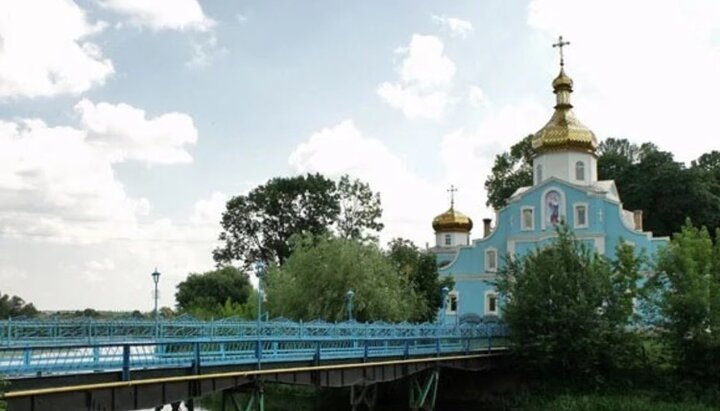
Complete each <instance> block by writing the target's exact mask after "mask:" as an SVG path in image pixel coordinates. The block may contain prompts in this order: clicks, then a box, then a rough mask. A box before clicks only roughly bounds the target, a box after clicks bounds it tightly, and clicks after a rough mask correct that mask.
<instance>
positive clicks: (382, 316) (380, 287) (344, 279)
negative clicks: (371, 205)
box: [265, 235, 422, 321]
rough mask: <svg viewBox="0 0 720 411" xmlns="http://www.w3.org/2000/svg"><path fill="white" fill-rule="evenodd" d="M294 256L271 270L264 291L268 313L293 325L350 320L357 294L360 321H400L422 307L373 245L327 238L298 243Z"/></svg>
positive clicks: (298, 239) (307, 238) (355, 310)
mask: <svg viewBox="0 0 720 411" xmlns="http://www.w3.org/2000/svg"><path fill="white" fill-rule="evenodd" d="M294 242H295V247H294V252H293V254H292V255H291V256H290V258H288V259H287V260H286V261H285V264H283V265H282V266H277V265H273V266H271V267H270V269H269V271H268V274H267V279H266V281H265V283H266V285H265V290H266V293H267V300H268V306H269V309H270V312H272V313H273V314H274V315H280V316H284V317H288V318H291V319H294V320H303V321H307V320H313V319H324V320H327V321H342V320H345V319H347V311H346V297H345V294H346V292H347V291H348V290H352V291H353V292H354V298H353V316H354V318H355V319H356V320H358V321H375V320H386V321H402V320H407V319H410V318H413V317H414V316H416V315H417V313H418V312H419V311H420V310H422V303H421V301H420V299H419V298H418V297H417V296H416V295H415V293H414V292H413V290H412V289H411V287H410V286H409V285H408V284H407V281H405V279H404V278H403V277H401V276H400V275H399V273H398V272H397V270H396V268H395V266H394V265H393V264H392V262H391V261H390V260H389V259H388V258H387V257H386V256H385V254H384V253H383V252H382V250H380V249H379V248H378V247H377V245H375V244H374V243H365V242H361V241H358V240H355V239H348V238H341V237H334V236H331V235H324V236H320V237H311V236H308V235H306V236H302V237H296V238H294Z"/></svg>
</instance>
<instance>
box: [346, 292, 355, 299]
mask: <svg viewBox="0 0 720 411" xmlns="http://www.w3.org/2000/svg"><path fill="white" fill-rule="evenodd" d="M354 296H355V292H354V291H353V290H348V291H347V292H346V293H345V297H347V299H348V300H351V299H352V298H353V297H354Z"/></svg>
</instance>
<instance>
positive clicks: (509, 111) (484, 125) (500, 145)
mask: <svg viewBox="0 0 720 411" xmlns="http://www.w3.org/2000/svg"><path fill="white" fill-rule="evenodd" d="M549 115H550V114H549V110H548V109H547V108H546V107H543V106H542V105H540V104H538V103H535V102H532V101H524V102H520V103H517V104H514V105H509V106H504V107H500V108H498V109H492V108H490V109H489V112H488V113H487V114H486V115H485V116H484V120H483V121H482V122H481V123H480V125H479V127H478V128H477V129H474V130H463V129H458V130H456V131H453V132H451V133H448V134H447V135H445V136H443V138H442V143H441V149H440V157H441V159H442V163H443V165H444V166H445V171H446V179H447V181H448V182H450V183H452V184H454V185H455V186H457V187H459V189H460V190H461V191H460V192H459V194H462V197H461V201H458V202H456V204H457V207H458V209H460V210H461V211H463V212H465V213H467V212H470V213H473V214H474V215H478V216H481V218H493V217H494V215H493V212H492V210H490V209H488V208H487V207H486V206H485V201H486V200H487V193H486V192H485V188H484V185H485V180H486V178H487V176H489V175H490V174H491V169H492V165H493V162H494V160H495V156H496V155H497V154H499V153H502V152H503V151H505V150H507V149H508V148H509V147H510V146H512V145H513V144H515V143H517V142H518V141H520V140H521V139H522V138H523V137H525V136H526V135H528V134H530V133H531V132H534V131H536V130H535V129H533V128H534V127H537V128H540V127H541V125H542V124H544V122H545V121H547V119H548V118H549ZM468 210H469V211H468ZM476 213H477V214H476ZM476 223H478V221H476ZM476 227H480V226H479V225H477V224H476ZM475 232H476V233H478V232H479V231H478V230H477V229H476V231H475ZM476 236H477V234H476Z"/></svg>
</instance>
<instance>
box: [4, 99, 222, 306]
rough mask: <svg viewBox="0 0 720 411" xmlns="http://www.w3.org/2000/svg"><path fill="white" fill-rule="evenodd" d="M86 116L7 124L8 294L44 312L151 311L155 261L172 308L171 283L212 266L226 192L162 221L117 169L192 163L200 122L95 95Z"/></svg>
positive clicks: (82, 108) (81, 108) (84, 104)
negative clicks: (74, 122)
mask: <svg viewBox="0 0 720 411" xmlns="http://www.w3.org/2000/svg"><path fill="white" fill-rule="evenodd" d="M76 111H77V113H78V120H79V125H78V126H75V127H53V126H49V125H47V124H46V123H44V122H43V121H41V120H37V119H25V120H17V121H2V120H0V239H2V243H3V247H0V262H2V264H0V279H2V280H3V291H4V292H11V293H13V294H17V295H20V296H22V297H23V298H25V299H26V300H28V301H31V302H33V303H35V304H36V306H38V307H40V308H41V309H80V308H84V307H93V308H96V309H125V310H128V309H135V308H140V309H150V307H152V305H151V303H152V302H151V299H150V291H149V290H150V289H151V281H150V272H152V270H153V269H154V267H156V266H157V267H158V268H159V269H160V270H161V272H162V273H163V278H162V280H161V289H162V290H164V291H165V292H163V293H162V294H161V304H162V305H173V289H174V287H175V285H176V284H177V283H178V282H179V281H182V280H183V279H184V278H185V276H186V275H187V274H188V272H190V271H204V270H208V269H212V267H213V261H212V254H211V252H212V249H213V248H214V247H215V246H216V245H217V235H218V233H219V231H220V227H219V224H218V223H219V221H220V215H221V213H222V210H223V204H224V201H225V199H226V198H227V197H226V196H225V194H223V193H220V192H214V193H212V195H210V196H209V197H208V198H205V199H200V200H198V201H197V202H196V203H195V204H194V205H193V206H192V207H189V208H188V210H187V213H188V216H187V218H178V219H177V220H170V219H167V218H158V217H157V216H154V215H153V213H152V210H151V206H150V200H149V199H147V198H143V197H134V196H132V195H130V194H129V193H128V191H127V190H126V189H125V185H124V184H123V183H122V182H121V181H120V180H119V179H118V177H117V175H116V173H115V170H114V167H115V166H116V165H117V164H119V163H123V162H128V161H131V160H140V161H143V162H144V163H146V164H171V163H177V162H187V161H191V160H192V157H191V156H190V154H189V153H188V152H187V146H188V145H190V144H193V143H194V142H195V141H196V140H197V130H196V129H195V127H194V125H193V121H192V119H191V118H190V117H189V116H188V115H186V114H182V113H167V114H161V115H158V116H156V117H150V118H148V116H146V114H145V112H144V111H143V110H141V109H138V108H135V107H132V106H130V105H127V104H123V103H121V104H109V103H104V102H101V103H97V104H96V103H93V102H91V101H89V100H82V101H80V102H79V103H78V104H77V106H76ZM38 256H41V257H40V258H39V257H38ZM67 284H82V289H83V292H80V293H59V292H57V290H62V289H66V286H67Z"/></svg>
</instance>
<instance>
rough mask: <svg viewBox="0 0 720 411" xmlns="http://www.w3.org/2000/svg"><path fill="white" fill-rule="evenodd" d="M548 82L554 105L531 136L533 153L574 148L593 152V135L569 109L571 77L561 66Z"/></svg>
mask: <svg viewBox="0 0 720 411" xmlns="http://www.w3.org/2000/svg"><path fill="white" fill-rule="evenodd" d="M552 84H553V90H554V93H555V95H556V99H557V104H556V105H555V112H554V113H553V115H552V117H551V118H550V121H548V123H547V124H546V125H545V127H543V128H542V129H540V131H538V132H537V133H535V135H534V136H533V138H532V147H533V149H534V150H535V153H536V154H539V153H543V152H547V151H558V150H575V151H582V152H588V153H592V154H594V153H595V150H596V149H597V138H595V134H594V133H593V132H592V131H590V129H589V128H587V127H585V125H583V124H582V123H581V122H580V120H578V119H577V117H575V113H573V111H572V107H573V106H572V104H570V93H572V86H573V81H572V79H571V78H570V77H568V75H567V74H565V71H564V70H563V69H562V68H561V69H560V74H558V76H557V77H556V78H555V80H553V83H552Z"/></svg>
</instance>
